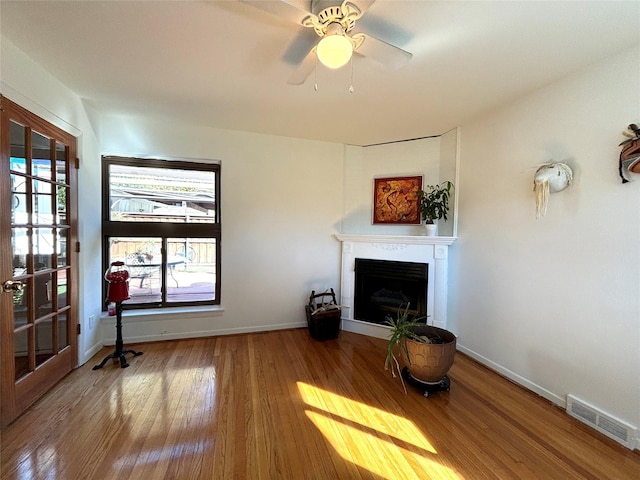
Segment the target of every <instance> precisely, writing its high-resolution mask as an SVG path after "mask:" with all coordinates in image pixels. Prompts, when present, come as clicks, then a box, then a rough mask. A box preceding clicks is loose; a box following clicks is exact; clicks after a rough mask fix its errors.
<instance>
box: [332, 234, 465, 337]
mask: <svg viewBox="0 0 640 480" xmlns="http://www.w3.org/2000/svg"><path fill="white" fill-rule="evenodd" d="M335 237H336V238H337V239H338V240H339V241H340V242H342V276H341V295H340V300H341V301H340V305H341V306H342V329H343V330H347V331H349V332H355V333H361V334H364V335H370V336H372V337H378V338H388V336H389V328H388V327H386V326H384V325H377V324H373V323H369V322H363V321H361V320H357V319H355V318H354V315H353V305H354V294H355V259H356V258H370V259H378V260H394V261H405V262H421V263H427V264H428V265H429V268H428V280H427V323H429V324H430V325H435V326H437V327H440V328H446V327H447V287H448V281H447V270H448V258H449V254H448V253H449V252H448V250H449V246H450V245H451V244H453V242H455V241H456V237H437V236H426V235H359V234H349V233H347V234H344V233H337V234H335Z"/></svg>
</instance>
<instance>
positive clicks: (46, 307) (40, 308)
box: [33, 273, 53, 318]
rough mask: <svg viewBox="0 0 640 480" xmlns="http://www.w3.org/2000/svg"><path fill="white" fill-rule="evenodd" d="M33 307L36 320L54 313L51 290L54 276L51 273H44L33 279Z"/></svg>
mask: <svg viewBox="0 0 640 480" xmlns="http://www.w3.org/2000/svg"><path fill="white" fill-rule="evenodd" d="M33 282H34V283H33V284H34V291H33V306H34V308H35V312H36V318H38V317H43V316H45V315H48V314H49V313H51V312H52V310H53V309H52V305H51V289H52V288H53V276H52V274H51V273H43V274H40V275H35V276H34V277H33Z"/></svg>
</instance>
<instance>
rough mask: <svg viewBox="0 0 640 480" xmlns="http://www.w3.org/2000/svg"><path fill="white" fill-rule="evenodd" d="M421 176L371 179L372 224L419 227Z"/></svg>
mask: <svg viewBox="0 0 640 480" xmlns="http://www.w3.org/2000/svg"><path fill="white" fill-rule="evenodd" d="M418 190H422V175H415V176H411V177H389V178H374V179H373V223H374V224H392V225H420V223H421V218H420V206H419V205H418V196H417V195H416V192H417V191H418Z"/></svg>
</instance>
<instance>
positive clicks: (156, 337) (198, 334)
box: [102, 322, 307, 347]
mask: <svg viewBox="0 0 640 480" xmlns="http://www.w3.org/2000/svg"><path fill="white" fill-rule="evenodd" d="M306 326H307V323H306V322H294V323H281V324H279V325H259V326H251V327H240V328H225V329H215V330H202V331H191V332H177V333H159V334H152V335H138V336H128V337H124V338H123V341H124V343H125V344H127V343H146V342H158V341H163V340H183V339H185V338H202V337H218V336H221V335H233V334H238V333H256V332H268V331H272V330H286V329H289V328H301V327H306ZM112 345H115V339H107V340H105V341H104V342H103V344H102V346H103V347H107V346H112Z"/></svg>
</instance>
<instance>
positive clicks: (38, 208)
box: [31, 180, 53, 225]
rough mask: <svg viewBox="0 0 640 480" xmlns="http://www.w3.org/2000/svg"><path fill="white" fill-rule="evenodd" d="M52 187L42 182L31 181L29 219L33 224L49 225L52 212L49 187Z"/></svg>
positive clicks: (51, 219)
mask: <svg viewBox="0 0 640 480" xmlns="http://www.w3.org/2000/svg"><path fill="white" fill-rule="evenodd" d="M52 186H53V185H52V184H51V183H49V182H43V181H42V180H33V188H32V190H31V191H32V192H33V193H32V196H33V204H32V205H33V206H32V209H33V210H32V212H31V218H32V219H33V223H34V224H39V225H51V224H52V223H53V212H52V209H51V187H52Z"/></svg>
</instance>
